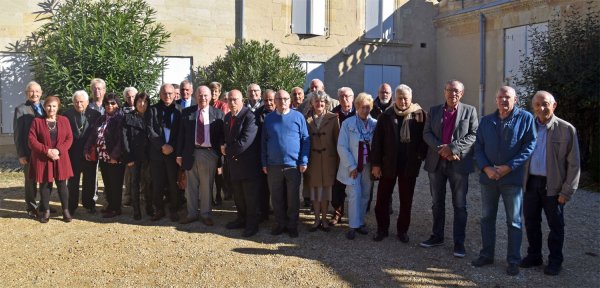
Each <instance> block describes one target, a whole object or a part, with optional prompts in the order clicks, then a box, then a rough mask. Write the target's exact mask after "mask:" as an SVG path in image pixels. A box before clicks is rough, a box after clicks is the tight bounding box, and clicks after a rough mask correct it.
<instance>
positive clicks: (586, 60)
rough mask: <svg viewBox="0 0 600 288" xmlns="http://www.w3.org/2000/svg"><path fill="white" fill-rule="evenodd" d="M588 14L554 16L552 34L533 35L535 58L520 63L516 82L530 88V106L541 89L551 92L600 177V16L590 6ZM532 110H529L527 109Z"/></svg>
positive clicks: (586, 164)
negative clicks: (521, 73) (519, 76)
mask: <svg viewBox="0 0 600 288" xmlns="http://www.w3.org/2000/svg"><path fill="white" fill-rule="evenodd" d="M588 6H589V7H588V8H587V11H585V12H582V11H581V10H580V9H573V10H572V11H570V12H568V13H564V14H563V15H555V17H553V19H551V20H550V21H549V22H548V32H547V33H542V32H539V31H537V32H534V33H533V40H532V52H533V53H532V55H531V56H530V57H526V58H525V59H524V60H523V61H522V62H521V70H522V71H523V76H522V77H521V79H518V80H517V83H518V84H519V85H523V86H525V87H526V89H527V93H526V95H528V96H526V99H525V101H526V103H530V102H531V97H532V96H533V95H534V94H535V91H537V90H546V91H548V92H550V93H552V94H553V95H554V96H555V98H556V100H557V102H558V107H557V109H556V111H555V113H556V114H557V115H558V116H559V117H561V118H563V119H565V120H567V121H569V122H570V123H572V124H573V125H574V126H575V127H576V128H577V132H578V134H579V139H580V147H581V157H582V158H581V159H582V164H583V165H584V168H586V169H589V170H591V171H592V175H593V176H594V177H595V178H596V180H598V177H599V175H600V173H599V172H600V161H599V160H600V153H599V152H600V151H598V150H599V149H598V147H600V137H599V136H598V135H599V133H598V131H599V130H600V117H599V115H600V114H599V113H598V111H600V13H599V12H598V11H597V10H594V9H597V7H598V6H597V5H595V6H596V8H591V7H593V6H594V5H592V3H588ZM528 107H529V106H528Z"/></svg>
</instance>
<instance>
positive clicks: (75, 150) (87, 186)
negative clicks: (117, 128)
mask: <svg viewBox="0 0 600 288" xmlns="http://www.w3.org/2000/svg"><path fill="white" fill-rule="evenodd" d="M89 103H90V100H89V96H88V94H87V92H85V91H84V90H79V91H76V92H75V93H74V94H73V108H71V109H69V110H67V112H65V114H64V115H65V117H67V119H69V124H71V130H72V131H73V144H72V145H71V148H70V149H69V159H71V167H72V168H73V177H71V178H69V181H68V184H67V186H68V188H69V211H70V212H71V214H73V215H74V214H75V210H76V209H77V206H79V179H81V175H82V174H83V184H82V186H81V188H82V189H81V204H83V207H84V208H85V209H86V210H87V211H88V213H90V214H93V213H96V199H97V197H98V196H97V193H98V185H97V184H98V182H97V180H96V171H97V167H98V161H97V160H96V161H88V160H86V159H85V157H83V154H84V151H83V150H84V149H83V146H84V145H85V142H86V141H87V139H88V137H89V135H90V133H92V130H93V129H92V128H91V127H93V126H94V123H96V121H97V120H98V118H100V116H101V114H100V112H98V111H96V110H94V109H92V108H90V107H89V106H88V105H89Z"/></svg>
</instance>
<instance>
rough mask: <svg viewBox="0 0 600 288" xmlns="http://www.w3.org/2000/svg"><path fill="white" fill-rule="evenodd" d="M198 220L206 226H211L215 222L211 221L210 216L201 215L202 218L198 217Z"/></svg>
mask: <svg viewBox="0 0 600 288" xmlns="http://www.w3.org/2000/svg"><path fill="white" fill-rule="evenodd" d="M200 221H202V223H203V224H204V225H206V226H213V225H215V222H213V220H212V219H210V218H204V217H202V218H201V219H200Z"/></svg>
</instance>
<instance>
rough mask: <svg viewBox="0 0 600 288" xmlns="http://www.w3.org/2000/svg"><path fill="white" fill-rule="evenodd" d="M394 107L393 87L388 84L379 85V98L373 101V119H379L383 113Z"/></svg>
mask: <svg viewBox="0 0 600 288" xmlns="http://www.w3.org/2000/svg"><path fill="white" fill-rule="evenodd" d="M391 105H392V86H390V84H388V83H383V84H381V85H379V89H378V90H377V98H375V101H373V109H372V110H371V117H373V118H375V119H377V117H379V115H381V113H383V112H384V111H385V110H386V109H387V108H389V107H390V106H391Z"/></svg>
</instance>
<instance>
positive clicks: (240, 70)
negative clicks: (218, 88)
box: [194, 40, 306, 94]
mask: <svg viewBox="0 0 600 288" xmlns="http://www.w3.org/2000/svg"><path fill="white" fill-rule="evenodd" d="M195 76H196V77H194V84H195V85H196V87H197V86H198V85H206V84H208V83H210V82H212V81H218V82H220V83H221V84H222V85H223V88H222V90H223V91H229V90H232V89H239V90H240V91H242V94H245V92H246V87H247V86H248V85H249V84H251V83H257V84H258V85H260V87H261V89H262V90H263V91H264V90H265V89H273V90H275V91H277V90H279V89H285V90H286V91H290V90H291V89H292V88H293V87H294V86H300V87H302V85H303V84H304V78H305V77H306V73H305V72H304V68H303V67H302V63H300V58H299V57H298V55H296V54H290V55H288V56H285V57H283V56H281V55H280V51H279V49H277V48H275V46H274V45H273V44H272V43H270V42H269V41H265V42H263V43H261V42H259V41H256V40H250V41H246V40H238V41H236V42H235V43H234V44H233V45H230V46H227V52H226V53H225V55H224V56H219V57H217V59H215V61H213V62H212V63H211V64H210V65H208V66H199V67H197V69H196V75H195Z"/></svg>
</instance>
